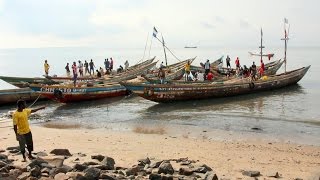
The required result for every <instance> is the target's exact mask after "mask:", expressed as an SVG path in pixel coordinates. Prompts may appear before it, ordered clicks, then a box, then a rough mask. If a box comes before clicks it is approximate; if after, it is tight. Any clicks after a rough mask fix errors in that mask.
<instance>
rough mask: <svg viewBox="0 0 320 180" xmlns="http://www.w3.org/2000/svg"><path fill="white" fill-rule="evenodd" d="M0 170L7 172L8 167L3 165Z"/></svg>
mask: <svg viewBox="0 0 320 180" xmlns="http://www.w3.org/2000/svg"><path fill="white" fill-rule="evenodd" d="M0 172H1V173H9V168H8V166H5V167H2V168H0Z"/></svg>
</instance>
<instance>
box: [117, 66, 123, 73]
mask: <svg viewBox="0 0 320 180" xmlns="http://www.w3.org/2000/svg"><path fill="white" fill-rule="evenodd" d="M122 71H123V67H122V66H121V65H120V66H119V68H118V69H117V73H121V72H122Z"/></svg>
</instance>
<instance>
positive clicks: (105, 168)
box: [90, 164, 108, 170]
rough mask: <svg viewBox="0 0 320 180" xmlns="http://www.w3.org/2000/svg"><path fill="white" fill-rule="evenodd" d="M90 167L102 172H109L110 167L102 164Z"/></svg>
mask: <svg viewBox="0 0 320 180" xmlns="http://www.w3.org/2000/svg"><path fill="white" fill-rule="evenodd" d="M90 167H94V168H97V169H100V170H108V167H107V166H106V165H101V164H98V165H93V166H90Z"/></svg>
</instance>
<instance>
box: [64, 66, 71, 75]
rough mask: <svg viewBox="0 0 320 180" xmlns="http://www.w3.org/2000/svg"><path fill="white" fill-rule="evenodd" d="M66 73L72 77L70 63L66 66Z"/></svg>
mask: <svg viewBox="0 0 320 180" xmlns="http://www.w3.org/2000/svg"><path fill="white" fill-rule="evenodd" d="M65 69H66V73H67V76H68V77H70V68H69V63H67V65H66V67H65Z"/></svg>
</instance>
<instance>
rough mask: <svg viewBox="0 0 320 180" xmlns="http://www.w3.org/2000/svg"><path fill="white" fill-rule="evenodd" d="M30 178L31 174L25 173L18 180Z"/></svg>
mask: <svg viewBox="0 0 320 180" xmlns="http://www.w3.org/2000/svg"><path fill="white" fill-rule="evenodd" d="M29 176H30V173H29V172H23V173H22V174H20V176H18V177H17V179H18V180H26V179H28V177H29Z"/></svg>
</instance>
